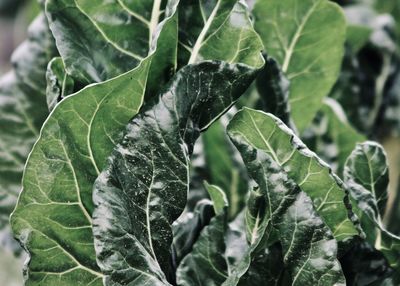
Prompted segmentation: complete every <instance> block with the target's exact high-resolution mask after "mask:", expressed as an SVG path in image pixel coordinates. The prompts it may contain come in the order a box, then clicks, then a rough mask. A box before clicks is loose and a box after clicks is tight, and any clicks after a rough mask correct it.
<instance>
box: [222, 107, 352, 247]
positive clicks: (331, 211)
mask: <svg viewBox="0 0 400 286" xmlns="http://www.w3.org/2000/svg"><path fill="white" fill-rule="evenodd" d="M231 126H235V128H234V129H233V127H231V129H232V130H231V131H230V133H231V134H232V135H233V134H238V135H241V136H242V137H243V138H245V139H246V140H248V142H249V144H251V146H254V147H256V148H258V149H260V150H263V151H265V152H266V153H267V154H269V155H270V156H271V157H272V158H273V160H274V161H275V162H276V163H277V164H278V165H279V166H281V167H282V168H283V169H284V171H285V172H287V174H288V177H289V178H290V179H292V180H293V181H294V182H295V183H296V184H298V185H299V187H300V188H301V190H302V191H304V192H305V193H306V194H307V195H308V196H310V198H311V199H312V200H313V204H314V206H315V209H316V211H317V213H318V214H319V216H320V217H321V218H322V219H323V221H324V222H325V223H326V224H327V226H328V227H329V228H330V229H331V230H332V233H333V235H334V236H335V238H336V239H337V240H338V241H344V240H347V239H350V238H352V237H353V236H355V235H358V233H359V230H358V228H357V226H356V225H355V223H356V218H355V217H354V214H353V213H352V211H351V206H350V204H349V202H348V195H347V193H346V190H345V186H344V185H343V182H342V181H341V180H340V179H339V178H338V177H337V176H336V175H335V174H334V173H332V170H331V169H330V168H329V166H328V165H327V164H326V163H324V162H323V161H322V160H321V159H319V158H318V156H317V155H316V154H315V153H313V152H311V151H310V150H309V149H308V148H307V147H306V146H305V145H304V144H303V143H302V142H301V141H300V139H298V138H297V137H296V136H295V135H294V134H293V132H292V131H291V130H290V129H289V128H287V127H286V126H285V125H284V124H283V123H282V121H281V120H279V119H277V118H276V117H275V116H272V115H269V114H265V113H263V112H261V111H253V110H251V109H248V108H245V109H244V110H243V111H241V112H240V113H239V114H238V115H237V116H235V120H233V121H232V122H231Z"/></svg>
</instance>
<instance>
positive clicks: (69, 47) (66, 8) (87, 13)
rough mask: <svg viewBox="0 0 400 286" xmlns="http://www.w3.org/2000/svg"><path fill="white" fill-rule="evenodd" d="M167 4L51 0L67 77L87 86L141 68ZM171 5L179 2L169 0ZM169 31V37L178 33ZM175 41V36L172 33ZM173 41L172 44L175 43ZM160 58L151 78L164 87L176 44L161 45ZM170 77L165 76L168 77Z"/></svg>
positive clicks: (49, 10) (50, 9) (167, 12)
mask: <svg viewBox="0 0 400 286" xmlns="http://www.w3.org/2000/svg"><path fill="white" fill-rule="evenodd" d="M166 2H167V1H161V0H154V1H128V0H119V1H102V0H96V1H92V0H78V1H75V0H48V1H46V14H47V17H48V19H49V24H50V28H51V30H52V32H53V35H54V36H55V38H56V42H57V48H58V50H59V52H60V54H61V57H62V58H63V60H64V63H65V68H66V71H67V73H68V74H69V75H70V76H72V78H73V79H74V80H76V81H77V82H79V83H81V84H82V85H87V84H89V83H93V82H100V81H104V80H107V79H111V78H112V77H115V76H118V75H120V74H122V73H124V72H127V71H129V70H131V69H133V68H134V67H136V66H137V65H138V64H139V63H140V62H141V61H142V60H143V59H144V58H145V57H147V55H148V54H149V50H150V49H151V47H152V46H154V44H155V42H154V38H156V37H157V36H158V33H159V30H158V28H157V25H158V24H159V23H160V22H161V20H162V11H164V12H165V13H164V14H163V15H164V16H165V17H166V18H168V17H169V16H170V13H171V11H170V6H166V4H165V3H166ZM169 2H171V3H172V6H174V5H176V2H177V1H175V0H173V1H169ZM167 29H168V28H166V29H165V30H164V34H166V35H167V34H170V33H171V32H172V33H174V30H173V29H172V30H168V31H166V30H167ZM169 36H170V37H172V39H173V38H175V36H174V35H173V34H170V35H169ZM172 43H173V41H172ZM160 48H162V50H163V51H162V52H161V53H160V54H158V55H156V56H155V59H153V61H154V62H157V65H156V66H157V68H154V69H152V72H150V74H149V77H150V78H149V82H151V83H152V84H151V86H152V87H151V88H152V89H153V88H154V85H153V83H158V84H162V83H164V82H166V81H167V80H168V79H169V77H168V76H165V74H168V72H166V71H168V70H169V69H174V68H175V66H176V45H173V44H172V45H170V44H162V47H160ZM164 77H165V78H164Z"/></svg>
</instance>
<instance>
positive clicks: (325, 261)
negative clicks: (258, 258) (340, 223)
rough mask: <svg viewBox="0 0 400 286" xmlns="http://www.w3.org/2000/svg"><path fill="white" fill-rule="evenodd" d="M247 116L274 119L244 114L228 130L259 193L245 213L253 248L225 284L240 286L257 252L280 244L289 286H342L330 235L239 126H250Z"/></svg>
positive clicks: (267, 155)
mask: <svg viewBox="0 0 400 286" xmlns="http://www.w3.org/2000/svg"><path fill="white" fill-rule="evenodd" d="M244 112H247V113H256V114H254V115H253V116H254V117H256V116H263V117H266V118H267V117H269V116H270V115H267V114H264V113H261V112H257V111H251V110H248V109H245V110H243V111H240V112H239V113H238V114H237V115H235V117H234V118H233V119H232V121H231V123H230V124H229V125H228V134H229V136H230V137H231V139H232V140H233V142H234V144H235V145H236V147H237V148H238V150H239V152H240V153H241V155H242V157H243V160H244V162H245V165H246V166H247V168H248V171H249V175H250V176H251V177H252V178H253V179H254V180H255V181H256V183H257V184H258V189H257V191H253V192H252V194H253V196H250V199H249V203H248V211H247V213H246V227H247V240H248V243H249V249H248V251H247V252H246V253H245V256H244V258H243V260H242V261H241V262H240V263H239V264H238V265H237V266H236V267H235V268H234V270H233V271H232V273H233V275H231V276H230V277H229V278H228V280H227V281H225V283H224V285H227V286H228V285H229V286H230V285H237V283H238V282H239V281H240V279H241V277H242V276H243V275H244V274H245V273H246V272H247V270H248V268H249V267H250V265H251V260H252V259H253V257H254V256H255V255H256V254H257V252H258V251H259V250H257V248H260V246H261V247H262V248H261V249H264V247H263V245H265V244H268V243H269V244H272V243H274V242H275V241H276V239H278V240H279V241H280V243H281V245H282V251H283V262H284V265H285V267H287V269H288V270H289V273H290V274H291V280H292V282H291V285H309V284H310V285H344V277H343V275H342V271H341V268H340V264H339V262H338V261H337V260H336V255H337V244H336V240H335V239H334V237H333V235H332V232H331V231H330V230H329V228H328V227H327V226H326V225H325V224H324V222H323V221H322V219H321V218H320V217H319V216H318V214H317V212H316V211H315V210H314V206H313V203H312V201H311V199H310V198H309V197H308V196H307V195H306V194H305V193H304V192H302V191H301V189H300V187H299V186H298V185H297V184H296V183H295V182H294V181H293V180H292V179H291V178H290V177H289V176H290V175H288V174H287V173H286V172H285V171H284V169H283V168H282V167H281V166H280V165H279V163H277V161H275V160H276V159H274V158H273V157H272V156H271V153H270V151H269V150H266V149H265V148H263V146H261V147H260V146H258V144H257V143H255V142H254V140H257V138H255V137H246V135H245V134H243V133H242V131H243V130H242V129H241V126H240V124H243V123H250V122H246V121H247V120H249V119H250V120H251V119H252V118H254V117H247V118H246V117H243V116H242V113H244ZM257 113H258V114H257ZM250 116H251V115H250ZM238 124H239V125H238ZM274 232H276V233H274ZM263 241H264V242H263ZM317 261H319V263H316V262H317ZM319 283H320V284H319Z"/></svg>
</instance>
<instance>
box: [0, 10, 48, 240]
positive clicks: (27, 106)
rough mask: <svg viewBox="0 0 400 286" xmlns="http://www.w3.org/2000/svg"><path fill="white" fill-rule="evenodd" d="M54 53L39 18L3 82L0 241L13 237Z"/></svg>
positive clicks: (0, 92) (0, 101)
mask: <svg viewBox="0 0 400 286" xmlns="http://www.w3.org/2000/svg"><path fill="white" fill-rule="evenodd" d="M54 53H55V49H54V44H53V41H52V37H51V33H50V31H49V30H48V28H47V22H46V18H45V17H44V15H39V16H38V17H37V18H36V19H35V20H34V22H33V23H32V24H31V26H30V27H29V31H28V39H27V40H26V41H24V42H23V43H22V44H21V45H20V46H19V47H18V48H17V50H16V51H15V52H14V54H13V56H12V60H13V64H14V67H15V68H14V70H13V71H11V72H9V73H8V74H6V75H4V76H3V77H2V78H1V79H0V126H1V134H0V170H1V172H0V229H3V228H7V229H6V230H5V231H4V232H3V234H1V236H3V235H4V236H5V237H1V238H0V240H3V239H6V237H9V236H10V232H9V226H8V220H9V215H10V213H11V211H12V210H13V208H14V207H15V204H16V201H17V197H18V194H19V192H20V190H21V179H22V173H23V169H24V165H25V161H26V159H27V157H28V154H29V151H30V150H31V148H32V146H33V143H34V142H35V140H36V138H37V137H38V135H39V130H40V127H41V125H42V124H43V122H44V120H45V119H46V116H47V114H48V111H47V108H46V98H45V94H44V90H45V88H46V85H45V84H44V83H45V71H46V65H47V61H48V60H50V57H51V56H53V55H54Z"/></svg>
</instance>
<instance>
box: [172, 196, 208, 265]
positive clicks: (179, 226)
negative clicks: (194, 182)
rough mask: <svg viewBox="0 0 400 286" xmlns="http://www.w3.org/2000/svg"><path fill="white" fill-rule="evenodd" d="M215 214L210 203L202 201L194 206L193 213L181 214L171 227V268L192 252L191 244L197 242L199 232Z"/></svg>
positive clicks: (205, 200)
mask: <svg viewBox="0 0 400 286" xmlns="http://www.w3.org/2000/svg"><path fill="white" fill-rule="evenodd" d="M214 215H215V212H214V208H213V206H212V202H211V201H209V200H207V199H203V200H201V201H199V202H198V203H197V204H196V207H195V209H194V210H193V212H185V213H183V214H182V215H181V216H180V217H179V218H178V219H177V220H176V221H174V223H173V225H172V231H173V237H174V240H173V243H172V255H173V267H174V269H176V268H177V267H178V265H179V263H180V262H181V260H182V259H183V258H184V257H185V256H186V255H187V254H188V253H190V252H191V251H192V247H193V244H194V243H195V242H196V241H197V239H198V237H199V235H200V231H201V230H202V229H203V228H204V227H205V226H206V225H208V224H209V223H210V220H211V218H212V217H214Z"/></svg>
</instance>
